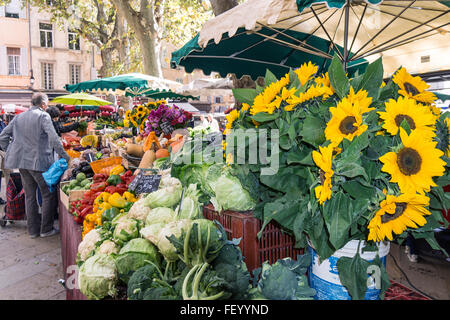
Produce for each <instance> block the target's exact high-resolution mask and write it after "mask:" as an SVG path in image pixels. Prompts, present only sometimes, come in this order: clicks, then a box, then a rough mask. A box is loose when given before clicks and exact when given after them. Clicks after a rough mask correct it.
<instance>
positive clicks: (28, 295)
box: [0, 273, 65, 300]
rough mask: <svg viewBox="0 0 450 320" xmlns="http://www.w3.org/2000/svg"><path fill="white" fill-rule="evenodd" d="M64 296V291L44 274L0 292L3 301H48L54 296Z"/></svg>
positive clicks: (56, 282) (29, 278)
mask: <svg viewBox="0 0 450 320" xmlns="http://www.w3.org/2000/svg"><path fill="white" fill-rule="evenodd" d="M62 292H63V293H64V295H65V289H64V287H62V285H61V284H59V283H58V281H57V280H55V279H54V278H53V277H51V276H48V275H46V274H42V273H39V274H35V275H33V276H31V277H28V278H25V279H23V280H22V281H20V282H18V283H15V284H13V285H10V286H8V287H6V288H3V289H2V290H0V299H3V300H48V299H50V298H53V297H55V296H58V295H61V294H62Z"/></svg>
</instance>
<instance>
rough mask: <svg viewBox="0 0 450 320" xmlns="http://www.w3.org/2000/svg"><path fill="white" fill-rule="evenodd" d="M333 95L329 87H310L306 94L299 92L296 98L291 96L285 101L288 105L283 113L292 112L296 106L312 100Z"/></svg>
mask: <svg viewBox="0 0 450 320" xmlns="http://www.w3.org/2000/svg"><path fill="white" fill-rule="evenodd" d="M332 94H333V91H332V90H331V88H330V87H326V86H311V87H310V88H309V89H308V90H306V92H301V93H300V94H299V95H298V96H295V95H293V96H292V97H290V98H288V99H286V102H287V103H288V105H287V106H286V107H284V110H285V111H292V110H293V109H294V108H295V107H296V106H297V105H298V104H301V103H304V102H306V101H309V100H311V99H314V98H318V97H321V96H322V98H323V99H326V98H327V97H329V96H330V95H332Z"/></svg>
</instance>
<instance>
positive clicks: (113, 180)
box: [106, 174, 122, 186]
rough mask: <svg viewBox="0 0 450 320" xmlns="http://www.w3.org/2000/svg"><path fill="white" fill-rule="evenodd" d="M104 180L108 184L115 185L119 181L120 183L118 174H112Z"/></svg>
mask: <svg viewBox="0 0 450 320" xmlns="http://www.w3.org/2000/svg"><path fill="white" fill-rule="evenodd" d="M106 182H107V183H108V184H109V185H110V186H116V185H118V184H119V183H122V179H121V178H120V176H119V175H117V174H112V175H110V176H109V178H108V180H106Z"/></svg>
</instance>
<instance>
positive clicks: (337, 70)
mask: <svg viewBox="0 0 450 320" xmlns="http://www.w3.org/2000/svg"><path fill="white" fill-rule="evenodd" d="M328 75H329V77H330V83H331V86H332V87H333V89H334V91H335V92H336V94H337V95H338V96H339V98H341V99H342V98H344V97H345V96H346V95H347V93H348V91H349V90H350V81H349V80H348V78H347V75H346V74H345V70H344V66H343V65H342V62H341V60H339V58H338V56H337V55H335V56H334V57H333V60H332V61H331V64H330V68H329V69H328Z"/></svg>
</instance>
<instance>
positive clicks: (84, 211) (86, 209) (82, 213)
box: [81, 206, 93, 218]
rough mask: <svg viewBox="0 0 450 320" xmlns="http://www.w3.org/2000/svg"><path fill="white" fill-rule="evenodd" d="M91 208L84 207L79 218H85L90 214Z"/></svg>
mask: <svg viewBox="0 0 450 320" xmlns="http://www.w3.org/2000/svg"><path fill="white" fill-rule="evenodd" d="M92 209H93V207H92V206H86V207H85V208H84V209H83V210H81V217H82V218H84V217H85V216H87V215H88V214H91V213H92Z"/></svg>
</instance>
